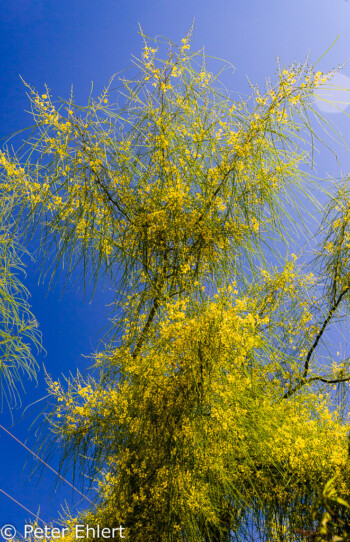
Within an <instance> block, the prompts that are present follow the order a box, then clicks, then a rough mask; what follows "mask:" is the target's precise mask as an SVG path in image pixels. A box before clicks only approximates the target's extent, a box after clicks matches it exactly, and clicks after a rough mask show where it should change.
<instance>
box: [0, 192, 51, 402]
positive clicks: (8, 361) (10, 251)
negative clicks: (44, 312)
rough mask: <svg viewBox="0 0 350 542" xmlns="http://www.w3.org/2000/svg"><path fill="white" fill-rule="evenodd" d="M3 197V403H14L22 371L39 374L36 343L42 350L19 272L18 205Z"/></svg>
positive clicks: (0, 300) (0, 337)
mask: <svg viewBox="0 0 350 542" xmlns="http://www.w3.org/2000/svg"><path fill="white" fill-rule="evenodd" d="M0 197H1V199H0V225H1V228H0V393H1V407H3V403H4V401H5V402H6V403H7V404H8V406H9V407H11V406H14V404H15V403H16V400H17V399H18V398H19V392H18V385H22V375H26V376H29V377H30V378H36V369H37V363H36V361H35V358H34V355H33V347H34V348H35V347H36V348H37V350H39V349H40V344H41V341H40V333H39V330H38V324H37V322H36V320H35V318H34V316H33V315H32V313H31V312H30V306H29V304H28V301H27V298H28V296H29V293H28V291H27V289H26V288H25V286H24V285H23V284H22V283H21V281H20V279H19V276H18V275H19V274H23V272H24V265H23V263H22V261H21V257H20V255H21V254H23V253H25V252H26V251H25V250H24V249H23V248H22V247H21V246H20V244H19V242H18V234H16V228H17V224H16V223H15V220H14V217H13V213H14V210H15V206H14V204H13V201H12V200H11V199H8V198H6V196H5V194H2V195H1V196H0Z"/></svg>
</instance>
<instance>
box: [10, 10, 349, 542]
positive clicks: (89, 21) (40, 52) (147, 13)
mask: <svg viewBox="0 0 350 542" xmlns="http://www.w3.org/2000/svg"><path fill="white" fill-rule="evenodd" d="M193 19H195V32H194V40H193V45H192V49H193V50H197V49H200V48H201V47H202V46H205V51H206V53H207V54H208V55H213V56H216V57H220V58H224V59H226V60H228V61H230V62H231V63H232V64H233V65H234V66H235V68H236V70H235V72H234V73H232V71H230V72H226V73H225V83H226V85H227V87H228V88H230V89H231V90H233V91H237V92H240V93H242V95H244V94H246V93H248V92H249V87H248V84H247V79H246V76H248V77H249V78H250V79H251V80H252V81H253V82H256V83H258V84H260V85H262V84H263V82H264V79H265V77H271V78H273V77H274V74H275V71H276V66H277V64H276V57H277V56H279V57H280V59H281V63H282V64H285V63H289V62H291V61H293V60H298V61H304V60H305V57H306V55H307V53H308V52H310V58H311V61H316V60H317V59H318V58H319V57H320V56H321V55H322V54H323V53H324V52H325V51H326V49H327V48H328V47H329V46H330V45H331V43H332V42H333V41H334V40H335V38H336V37H337V36H338V35H339V34H340V38H339V40H338V41H337V43H336V44H335V45H334V47H333V48H332V49H331V51H330V52H329V53H327V55H326V56H325V57H324V58H323V59H322V60H321V62H320V64H319V69H321V70H329V69H332V68H333V67H335V66H337V65H338V64H340V63H343V62H345V61H346V60H348V59H349V58H350V33H349V28H350V2H347V1H346V0H284V1H283V2H281V1H280V0H265V1H260V0H246V1H245V2H242V1H241V0H240V1H238V0H237V1H235V0H215V1H214V0H213V1H208V0H195V1H191V0H176V1H170V0H162V1H158V0H157V1H156V0H149V1H148V2H140V1H136V0H98V1H97V0H94V1H93V0H60V2H57V0H45V1H44V0H16V1H15V0H10V1H8V2H5V1H4V0H3V1H2V2H1V5H0V63H1V69H0V121H1V123H0V138H1V137H5V136H6V135H8V134H10V133H12V132H14V131H16V130H19V129H21V128H23V127H25V126H28V125H29V124H30V123H31V118H30V116H29V115H28V114H26V113H25V112H24V111H25V110H26V109H29V106H28V100H27V97H26V93H25V88H24V86H23V84H22V83H21V80H20V78H19V75H21V76H22V77H23V78H24V79H25V80H26V81H27V82H28V83H30V84H31V85H33V86H35V87H36V88H37V89H38V90H39V92H44V83H46V84H47V85H48V87H49V88H50V89H51V91H52V94H53V95H54V96H61V97H65V98H67V97H68V96H69V92H70V89H71V85H73V88H74V93H75V96H76V101H77V102H78V103H79V102H80V103H84V101H86V99H87V97H88V95H89V92H90V87H91V81H93V82H94V89H95V92H96V93H98V92H100V91H101V90H102V89H103V87H104V86H105V84H106V83H107V82H108V80H109V78H110V77H111V75H112V74H114V73H115V72H117V71H120V70H123V69H126V68H128V67H130V65H131V55H136V56H139V54H140V51H141V48H142V41H141V38H140V36H139V35H138V23H140V24H141V26H142V28H143V30H144V32H145V33H146V34H148V35H150V36H155V35H159V34H162V35H164V36H166V37H168V38H169V39H171V40H172V41H174V42H177V43H179V42H180V41H181V38H182V37H183V36H184V35H185V34H186V32H187V31H188V29H189V27H190V25H191V23H192V21H193ZM343 73H344V74H346V75H348V76H350V66H345V68H344V70H343ZM349 101H350V99H349ZM348 111H349V109H348ZM327 118H328V119H329V120H330V121H331V122H334V123H335V124H336V126H337V127H338V128H339V129H341V131H342V133H343V135H344V139H345V141H349V135H350V119H349V118H348V116H347V115H345V114H336V115H328V116H327ZM339 152H340V159H341V166H339V165H337V163H336V161H335V160H334V157H332V156H331V155H330V153H327V152H326V151H324V150H323V151H322V155H321V156H320V157H317V162H318V167H317V174H319V175H320V176H325V175H327V174H329V175H335V176H339V175H340V173H341V172H342V173H343V174H344V173H346V172H347V170H348V169H349V166H350V160H349V156H348V155H347V154H345V152H343V151H341V150H340V151H339ZM27 264H28V268H27V272H28V275H27V279H26V282H25V283H26V285H27V287H28V288H29V290H30V291H31V294H32V297H31V305H32V310H33V312H34V314H35V315H36V317H37V319H38V321H39V323H40V329H41V331H42V334H43V344H44V346H45V348H46V350H47V355H46V356H43V355H41V356H39V358H38V361H39V363H40V364H41V365H42V364H43V363H44V364H45V366H46V369H47V370H48V372H49V373H51V374H52V375H53V377H59V376H60V375H61V374H62V373H63V374H68V372H69V371H72V372H73V373H75V372H76V370H77V369H79V370H80V371H84V370H85V369H86V368H87V367H88V365H89V360H87V359H86V358H84V357H82V354H84V355H89V354H90V353H91V351H92V350H93V348H94V347H95V346H96V345H97V343H98V339H99V338H100V336H101V330H102V328H103V326H104V325H105V324H106V322H107V320H106V311H105V304H106V303H107V302H108V301H109V300H110V299H111V292H109V291H108V290H106V291H105V292H101V291H98V292H97V294H96V296H95V298H94V299H93V301H92V303H89V299H88V298H87V299H86V300H85V301H84V297H83V294H82V291H81V290H80V291H79V292H78V293H76V287H74V286H73V287H72V288H71V289H70V290H67V291H66V292H64V293H63V295H62V297H61V293H62V292H61V286H62V282H59V284H58V286H57V288H56V289H55V290H54V291H50V292H49V293H48V295H46V293H47V285H45V284H44V285H42V284H41V285H38V281H39V266H38V264H32V263H30V262H29V261H27ZM25 388H26V394H25V395H22V399H23V405H22V407H21V408H18V409H17V410H16V411H14V425H13V427H12V429H11V431H12V432H13V433H14V434H15V435H16V436H17V437H18V438H20V439H21V440H23V441H27V443H28V445H29V446H32V447H35V436H34V435H31V434H30V432H29V431H28V428H29V426H30V424H31V422H32V421H33V419H34V417H35V414H36V413H37V411H36V409H35V408H34V407H31V408H28V409H27V410H26V411H25V412H24V409H25V407H27V406H28V405H30V404H31V403H32V402H33V401H37V400H39V399H40V398H41V397H43V396H44V395H45V387H44V375H43V371H41V372H40V374H39V383H38V386H35V385H34V384H33V383H31V382H25ZM43 404H44V402H43V401H42V402H40V403H39V404H38V405H37V408H39V407H40V406H42V405H43ZM11 423H12V422H11V418H10V416H9V414H8V412H6V411H4V412H3V413H2V414H0V424H1V425H4V426H5V427H7V428H10V427H11ZM0 453H1V460H0V489H2V490H3V491H5V492H7V493H9V494H10V495H11V496H12V497H14V498H15V499H16V500H18V501H20V502H21V503H22V504H23V505H24V506H26V507H27V508H28V509H30V510H31V511H33V512H35V513H37V512H38V511H39V516H40V518H41V519H43V520H45V521H50V520H52V519H54V518H57V516H58V512H59V511H60V510H61V506H62V505H64V503H65V500H66V501H67V503H68V505H69V506H70V507H71V509H72V510H73V511H74V504H75V503H76V502H77V500H79V498H78V499H76V498H74V499H73V498H72V491H71V490H70V489H69V488H68V487H67V486H65V485H64V484H63V485H62V484H61V485H60V486H59V488H58V489H57V491H55V476H54V475H53V474H52V473H50V472H49V471H47V472H44V473H43V474H44V475H45V476H44V477H43V478H41V479H40V480H38V478H37V477H34V478H32V479H31V480H29V481H28V478H29V474H30V471H31V468H32V467H33V461H32V460H31V459H30V458H28V453H27V452H26V451H25V450H23V449H22V448H21V447H20V445H19V444H17V443H16V442H15V441H14V440H12V439H11V438H10V437H9V436H8V435H6V434H5V433H4V432H3V431H2V430H1V429H0ZM27 460H28V465H27V466H26V467H25V468H24V464H25V462H26V461H27ZM52 466H53V467H55V466H57V462H55V461H54V460H53V461H52ZM67 476H68V477H69V476H70V474H69V473H68V475H67ZM78 497H79V496H78ZM29 518H30V515H29V514H28V513H27V512H25V511H24V510H23V509H21V508H20V507H19V506H18V505H17V504H14V503H13V502H11V501H10V500H9V499H8V498H7V497H5V496H4V495H3V494H1V493H0V527H1V525H2V524H4V523H12V524H13V525H14V526H15V527H16V528H17V529H18V530H19V531H20V532H21V531H22V529H23V524H24V523H25V521H26V520H27V519H29Z"/></svg>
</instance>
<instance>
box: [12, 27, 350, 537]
mask: <svg viewBox="0 0 350 542" xmlns="http://www.w3.org/2000/svg"><path fill="white" fill-rule="evenodd" d="M143 38H144V48H143V52H142V57H141V58H140V59H138V60H136V65H137V68H138V70H139V75H138V76H136V77H135V79H133V80H130V81H129V80H125V79H123V80H121V92H120V93H119V95H118V98H117V99H116V98H115V99H114V98H113V94H112V90H111V84H110V85H109V86H108V87H107V88H106V89H105V91H104V92H103V93H102V94H101V96H99V97H98V98H97V99H94V98H92V97H91V98H90V100H89V103H88V105H87V106H86V107H81V106H78V105H77V104H75V102H74V99H73V97H71V99H70V100H69V101H67V102H64V101H61V102H60V103H58V104H57V103H55V102H54V101H53V99H52V97H51V94H50V92H49V90H48V89H46V92H45V93H44V94H40V93H38V92H37V91H36V90H35V89H33V88H31V87H30V86H28V85H27V87H28V90H29V98H30V100H31V104H32V112H33V116H34V120H35V127H36V131H34V132H33V135H32V136H31V138H30V139H29V140H28V141H27V142H26V144H27V147H26V150H23V148H22V150H21V155H19V153H17V154H16V153H12V152H9V151H8V150H6V149H5V150H4V151H3V152H2V154H1V165H2V166H3V177H2V189H3V191H4V192H6V193H9V194H12V193H14V194H16V195H17V196H20V198H21V200H22V202H23V208H22V215H21V216H22V218H23V220H24V221H25V223H26V224H27V225H28V230H29V231H31V226H36V225H40V227H41V228H42V250H43V255H44V256H45V260H46V261H49V262H50V265H51V268H52V271H53V272H55V270H56V269H58V264H59V263H60V262H63V263H64V265H65V269H66V270H67V269H68V274H70V273H72V272H73V271H74V270H78V271H82V273H83V278H84V280H88V278H89V279H90V280H91V281H92V282H93V284H94V286H95V287H98V285H99V284H100V283H101V281H103V280H105V279H108V280H110V281H112V284H113V285H114V287H115V289H116V297H115V302H114V305H113V310H114V312H113V333H112V334H111V338H110V340H109V341H108V342H107V343H106V345H105V348H104V349H102V350H101V351H99V352H98V353H96V354H95V363H94V367H93V368H92V370H91V374H90V376H88V377H87V378H82V377H81V376H80V375H78V376H77V377H76V378H73V377H71V378H70V379H68V380H67V382H66V383H65V384H64V385H62V384H61V383H60V382H53V381H51V380H50V379H49V381H48V382H49V388H50V392H51V395H52V399H53V400H54V401H55V405H56V406H55V408H54V410H53V412H52V413H51V415H50V417H49V423H50V427H51V436H50V440H51V442H54V447H55V448H57V445H58V443H59V445H60V446H61V449H62V450H63V462H64V464H65V465H66V467H69V466H70V465H72V464H73V465H74V468H75V471H76V472H80V473H81V476H82V477H83V478H85V479H86V477H88V478H90V480H91V483H92V484H93V485H94V487H95V488H96V506H95V507H93V508H91V510H88V511H87V512H85V513H84V514H82V517H81V518H79V521H80V522H81V521H83V520H84V521H85V522H86V523H88V524H89V525H97V524H99V525H101V526H106V527H107V526H108V527H111V528H112V527H118V526H120V525H122V526H123V528H124V529H125V531H124V535H125V536H126V537H127V538H128V539H130V540H133V541H135V542H136V541H141V540H142V541H151V540H152V541H153V540H164V541H177V540H179V541H180V540H183V541H198V540H203V541H205V542H209V541H210V542H214V541H215V542H216V541H229V540H289V541H292V540H293V541H294V540H302V539H303V535H302V534H300V533H302V532H307V529H311V528H312V527H314V526H315V521H316V520H315V518H314V517H313V515H312V511H311V509H310V505H311V504H312V503H313V502H314V499H315V496H316V495H317V493H318V491H319V490H320V488H321V487H322V484H323V483H324V482H326V480H327V479H328V478H329V477H330V476H331V475H337V476H338V480H339V488H340V489H339V491H341V492H342V494H344V496H347V495H348V493H349V489H350V488H349V484H348V478H347V477H348V448H347V437H346V435H347V432H348V430H349V423H348V420H347V418H346V417H345V418H344V416H343V414H342V409H341V408H339V407H338V406H337V403H335V401H334V393H335V391H336V390H335V391H334V389H333V387H334V386H335V387H338V386H340V385H343V386H346V385H347V384H346V383H347V382H348V381H350V368H349V362H348V360H347V359H339V362H336V361H334V359H333V357H332V356H331V355H328V356H327V350H326V348H325V347H324V341H325V337H326V335H327V332H328V331H329V328H330V326H331V325H332V323H333V322H334V321H335V319H336V318H339V314H340V313H339V311H340V309H342V310H344V311H345V314H346V311H347V305H348V302H349V291H350V284H349V281H348V274H347V266H348V261H349V256H348V251H349V249H348V246H349V236H350V228H349V220H350V214H349V211H348V209H349V208H350V206H349V202H350V195H349V194H348V188H347V183H346V182H345V181H344V185H343V186H342V187H341V189H339V192H338V193H334V194H333V195H332V196H331V197H330V203H329V209H328V210H327V211H326V213H325V214H324V218H323V222H322V223H321V225H320V227H319V231H318V236H317V238H316V240H315V241H312V239H311V241H312V242H314V244H315V243H316V241H317V243H318V244H317V246H316V245H315V246H316V249H315V250H316V256H317V257H314V258H312V261H311V263H310V264H308V262H307V261H306V259H305V258H302V257H301V256H300V255H299V256H300V257H297V256H296V255H294V254H291V253H290V243H291V242H292V241H293V237H295V235H296V233H297V232H298V230H300V231H301V232H303V233H300V238H305V236H306V235H307V234H309V235H310V231H309V229H308V228H306V227H304V226H303V221H302V215H305V214H306V213H307V212H309V211H308V208H307V205H310V204H311V201H312V198H313V193H312V188H313V183H312V177H311V174H309V173H307V165H308V164H309V163H310V158H309V154H308V152H307V147H306V141H307V139H308V137H309V140H310V141H311V142H312V140H313V137H314V136H315V134H314V131H313V128H312V124H310V121H309V113H310V112H312V96H313V92H314V90H315V89H316V88H317V87H318V86H319V85H321V84H325V83H326V82H327V80H328V79H329V76H328V75H327V74H326V75H325V74H322V73H321V72H318V71H315V70H314V68H313V67H312V66H308V65H307V64H305V65H304V66H301V65H300V66H299V65H292V66H290V67H289V68H283V69H281V70H279V72H278V74H277V81H276V83H275V84H272V83H267V86H266V89H265V91H264V92H262V91H260V90H259V89H258V88H254V87H253V92H252V96H251V97H250V99H249V100H246V101H243V100H239V101H237V100H236V101H235V100H233V98H232V97H231V95H230V94H229V93H228V92H227V91H226V89H225V87H224V86H223V85H222V84H220V82H219V78H218V76H214V75H213V74H212V73H211V72H210V71H208V69H207V66H206V64H207V61H206V59H205V57H204V55H203V54H202V53H191V52H190V34H189V35H188V36H186V37H185V38H184V39H183V40H182V43H181V45H180V46H179V47H177V46H175V45H174V44H172V43H169V49H168V52H167V55H165V56H162V54H161V52H162V47H163V45H162V43H161V42H155V43H153V42H151V40H149V39H147V38H146V37H145V36H143ZM150 44H151V45H152V46H150ZM159 47H160V48H161V49H160V50H159ZM299 196H301V197H300V198H299ZM302 201H304V202H305V201H308V204H302V203H301V202H302ZM303 205H304V206H303ZM305 205H306V206H305ZM348 215H349V216H348ZM291 232H292V233H291ZM53 437H54V440H53ZM69 525H72V521H70V522H69ZM298 533H299V534H298ZM67 539H74V532H73V530H72V533H71V534H70V535H69V536H67Z"/></svg>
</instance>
